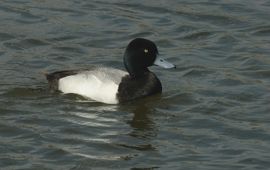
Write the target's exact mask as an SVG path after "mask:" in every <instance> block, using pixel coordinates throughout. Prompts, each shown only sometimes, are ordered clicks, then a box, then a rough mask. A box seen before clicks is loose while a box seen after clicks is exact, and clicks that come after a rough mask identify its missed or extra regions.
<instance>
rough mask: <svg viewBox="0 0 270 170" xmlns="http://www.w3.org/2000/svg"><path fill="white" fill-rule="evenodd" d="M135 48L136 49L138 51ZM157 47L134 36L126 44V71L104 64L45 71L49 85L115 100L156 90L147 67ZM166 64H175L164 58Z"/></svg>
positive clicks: (157, 85)
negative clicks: (85, 68) (88, 67)
mask: <svg viewBox="0 0 270 170" xmlns="http://www.w3.org/2000/svg"><path fill="white" fill-rule="evenodd" d="M138 52H139V53H138ZM156 55H157V48H156V46H155V45H154V44H153V43H152V42H151V41H149V40H146V39H141V38H138V39H135V40H133V41H132V42H131V43H130V44H129V45H128V47H127V49H126V52H125V55H124V64H125V67H126V69H127V71H128V72H126V71H122V70H118V69H114V68H106V67H93V68H92V69H88V70H67V71H58V72H54V73H51V74H48V75H47V80H48V81H49V85H50V88H51V89H53V90H58V91H61V92H63V93H73V94H78V95H81V96H84V97H87V98H91V99H93V100H96V101H99V102H103V103H108V104H117V103H123V102H126V101H130V100H134V99H137V98H140V97H144V96H148V95H152V94H156V93H160V92H161V91H162V86H161V83H160V81H159V79H158V78H157V77H156V76H155V74H154V73H152V72H150V71H149V70H148V69H147V67H148V66H150V65H153V63H154V61H155V60H156ZM158 61H159V62H162V63H164V64H165V67H166V64H167V68H169V67H175V66H174V65H170V64H169V63H167V62H165V61H164V60H158Z"/></svg>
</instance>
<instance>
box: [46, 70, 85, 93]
mask: <svg viewBox="0 0 270 170" xmlns="http://www.w3.org/2000/svg"><path fill="white" fill-rule="evenodd" d="M83 71H85V70H63V71H56V72H53V73H49V74H45V76H46V79H47V80H48V82H49V87H50V89H51V90H58V81H59V79H61V78H63V77H67V76H71V75H75V74H78V73H81V72H83Z"/></svg>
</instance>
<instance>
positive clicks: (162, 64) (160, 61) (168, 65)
mask: <svg viewBox="0 0 270 170" xmlns="http://www.w3.org/2000/svg"><path fill="white" fill-rule="evenodd" d="M154 65H157V66H160V67H163V68H175V65H174V64H172V63H170V62H168V61H166V60H164V59H163V58H160V57H159V56H157V58H156V60H155V62H154Z"/></svg>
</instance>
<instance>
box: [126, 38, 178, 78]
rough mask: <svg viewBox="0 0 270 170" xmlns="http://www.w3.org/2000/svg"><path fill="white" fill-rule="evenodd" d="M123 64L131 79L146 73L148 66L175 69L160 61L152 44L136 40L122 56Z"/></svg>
mask: <svg viewBox="0 0 270 170" xmlns="http://www.w3.org/2000/svg"><path fill="white" fill-rule="evenodd" d="M124 64H125V67H126V69H127V71H128V72H129V74H130V75H131V76H132V77H139V76H141V75H143V74H144V73H145V72H148V71H149V70H148V68H147V67H149V66H152V65H158V66H161V67H163V68H175V65H173V64H171V63H169V62H167V61H165V60H164V59H161V58H160V57H159V56H158V49H157V46H156V45H155V43H154V42H152V41H150V40H147V39H144V38H136V39H134V40H132V41H131V42H130V43H129V44H128V46H127V48H126V51H125V54H124Z"/></svg>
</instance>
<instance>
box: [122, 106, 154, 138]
mask: <svg viewBox="0 0 270 170" xmlns="http://www.w3.org/2000/svg"><path fill="white" fill-rule="evenodd" d="M132 113H133V118H132V119H131V120H130V121H127V123H128V124H129V125H130V126H131V127H132V129H133V130H132V132H130V136H133V137H137V138H151V137H154V136H156V134H157V128H156V125H155V123H154V121H153V120H152V118H151V115H152V114H153V108H151V107H149V106H147V104H139V105H137V106H136V107H135V108H134V110H133V111H132Z"/></svg>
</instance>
